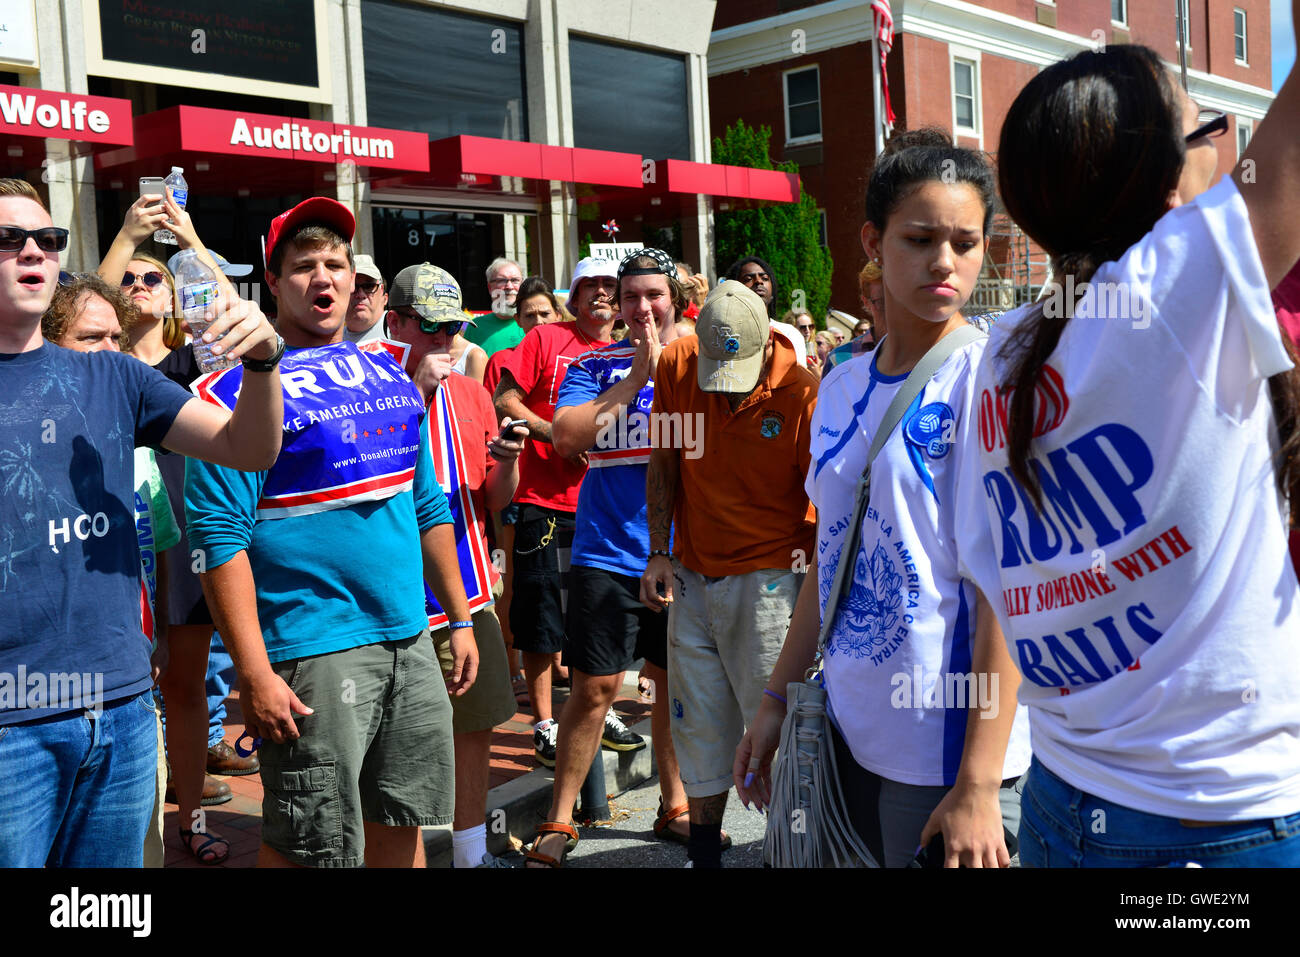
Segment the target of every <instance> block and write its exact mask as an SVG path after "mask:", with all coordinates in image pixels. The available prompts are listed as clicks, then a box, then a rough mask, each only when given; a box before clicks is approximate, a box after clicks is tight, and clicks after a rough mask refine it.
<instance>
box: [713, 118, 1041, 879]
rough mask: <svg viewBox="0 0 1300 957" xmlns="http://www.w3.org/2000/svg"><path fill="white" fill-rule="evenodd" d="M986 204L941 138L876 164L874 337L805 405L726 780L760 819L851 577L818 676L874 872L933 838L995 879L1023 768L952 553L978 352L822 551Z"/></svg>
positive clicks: (944, 378) (1001, 683)
mask: <svg viewBox="0 0 1300 957" xmlns="http://www.w3.org/2000/svg"><path fill="white" fill-rule="evenodd" d="M993 205H994V186H993V174H992V172H991V171H990V170H989V167H988V164H987V163H986V162H985V161H984V159H983V157H982V156H980V155H979V154H977V153H974V152H971V151H970V150H964V149H956V148H954V147H953V146H952V142H951V140H950V139H949V137H948V136H947V134H945V133H943V132H941V131H938V130H921V131H917V132H913V133H906V134H902V135H900V136H898V137H895V138H894V139H893V140H892V141H891V143H890V147H889V149H888V150H887V151H886V153H885V154H884V155H882V157H881V158H880V160H879V161H878V162H877V163H876V167H875V169H874V170H873V172H872V176H871V181H870V184H869V185H868V188H867V222H866V225H865V226H864V227H863V230H862V239H863V246H864V248H865V249H866V250H867V253H868V255H869V256H871V257H872V259H873V260H875V261H878V262H879V264H880V268H881V270H882V271H883V282H884V300H885V313H886V315H887V316H888V325H889V335H888V336H886V337H885V338H884V339H883V340H882V342H881V345H880V346H879V347H878V348H877V349H876V350H875V351H874V352H872V353H871V354H869V355H864V356H861V357H858V358H855V359H852V360H851V361H848V362H844V363H842V364H841V365H839V366H838V367H836V368H834V369H831V370H828V371H827V373H826V376H825V378H824V379H823V380H822V383H821V387H820V389H819V391H818V399H817V412H816V414H815V416H814V418H813V423H812V429H811V431H812V439H811V453H812V461H813V466H812V471H811V472H810V474H809V475H808V478H807V489H808V495H809V497H810V498H811V500H812V501H813V503H814V504H815V505H816V506H817V517H818V530H817V533H818V541H817V555H816V564H815V566H814V567H813V568H810V569H809V572H810V574H809V575H808V577H807V579H806V583H805V586H804V588H803V590H802V592H801V593H800V596H799V600H798V603H797V605H796V607H795V612H794V616H793V620H792V621H791V625H790V631H789V635H788V636H787V638H786V643H785V647H784V649H783V651H782V654H781V658H780V660H779V662H778V664H777V667H776V669H775V670H774V672H773V675H772V678H771V680H770V681H769V683H768V686H767V689H768V690H767V693H766V694H765V696H764V699H763V704H762V707H761V708H760V709H759V713H758V716H757V718H756V720H755V721H754V724H753V727H752V728H751V729H750V730H749V733H748V734H747V735H746V737H745V739H744V740H743V741H742V743H741V745H740V748H739V749H738V750H737V757H736V765H735V768H734V771H735V774H736V785H737V788H738V790H739V792H740V795H741V797H742V799H744V800H751V799H752V800H754V801H756V802H757V803H758V805H759V806H760V807H762V806H763V805H764V804H766V803H767V794H768V787H769V783H768V774H769V767H770V764H771V761H772V755H773V752H774V751H775V750H776V747H777V743H778V737H779V732H780V726H781V722H782V719H783V718H784V716H785V710H786V709H785V702H784V700H783V697H784V695H785V692H786V685H787V683H788V682H790V681H797V680H799V679H801V678H802V677H803V674H804V672H805V670H806V669H807V668H808V667H809V666H810V665H811V664H812V663H813V659H814V657H815V654H816V650H817V634H818V626H819V619H820V617H821V616H822V615H824V614H825V611H826V605H827V599H828V597H829V594H830V591H831V584H832V582H833V580H834V578H835V571H836V568H837V566H838V563H839V562H841V561H852V562H854V568H853V578H852V586H851V589H850V590H849V591H848V593H847V594H846V595H845V596H844V597H843V598H842V599H841V601H840V604H839V609H838V613H837V615H836V618H835V623H834V626H833V630H832V631H831V632H830V635H829V637H828V639H827V644H826V648H825V653H824V671H823V678H824V682H825V685H826V688H827V691H828V694H829V701H830V707H829V710H830V712H831V715H832V718H833V722H834V729H835V730H834V731H833V732H832V737H833V739H834V746H835V749H836V754H837V766H838V770H839V775H840V785H841V787H842V789H843V791H844V793H845V796H846V801H847V804H848V811H849V814H850V818H851V819H852V821H853V824H854V827H855V829H856V830H857V831H858V834H859V836H860V837H861V838H862V840H863V842H864V844H865V845H866V846H867V847H868V849H870V850H871V851H872V853H873V854H874V855H875V857H876V858H877V860H879V861H880V862H882V863H883V864H884V865H885V866H887V867H901V866H906V865H907V864H908V863H909V862H910V861H911V860H912V858H913V857H914V856H915V855H916V852H917V848H918V845H920V844H924V843H926V842H928V840H929V839H930V837H931V836H932V835H934V834H937V833H939V832H941V831H942V833H943V837H944V845H945V851H946V855H945V856H946V860H947V862H948V863H949V864H951V865H956V864H957V863H959V862H960V863H962V864H966V865H970V866H987V867H997V866H1005V865H1007V864H1008V863H1009V860H1010V852H1009V850H1008V847H1007V843H1006V841H1005V839H1004V836H1005V834H1006V832H1008V831H1009V832H1010V834H1011V835H1014V834H1015V832H1016V830H1017V828H1018V820H1019V790H1018V788H1017V786H1016V785H1017V782H1018V779H1019V778H1020V776H1021V775H1022V774H1023V772H1024V771H1025V769H1026V768H1027V767H1028V766H1029V746H1028V745H1029V742H1028V730H1027V726H1026V721H1025V718H1024V715H1023V714H1022V715H1020V717H1019V720H1018V721H1017V720H1016V717H1017V709H1016V704H1015V685H1016V680H1015V669H1014V666H1013V665H1012V664H1011V662H1010V661H1009V660H1007V657H1006V651H1005V645H1004V643H1003V641H1002V637H1001V634H1000V633H999V632H998V630H997V623H996V619H995V618H994V616H993V614H992V612H991V610H990V609H989V607H988V604H987V603H986V602H985V601H984V600H983V598H982V596H980V595H979V594H978V592H977V591H976V589H975V588H974V587H973V586H972V585H971V583H970V582H968V581H963V580H962V577H961V575H960V574H959V572H958V556H957V554H956V549H955V546H954V534H953V532H954V524H955V515H954V512H953V508H952V505H953V496H954V489H955V486H956V481H957V476H958V474H959V473H960V471H961V470H962V468H963V466H964V460H963V457H962V450H961V446H960V445H959V444H958V436H959V435H960V433H961V432H962V431H963V430H965V429H966V428H967V423H968V421H969V420H970V419H971V417H972V415H973V407H972V403H971V400H970V397H971V387H972V385H973V382H974V372H975V368H976V366H977V364H978V362H979V360H980V357H981V355H982V354H983V351H984V341H983V340H982V339H981V340H978V341H975V342H972V343H970V344H968V345H966V346H964V347H962V348H959V349H958V350H957V351H955V352H953V353H952V355H951V356H949V357H948V359H947V360H946V361H945V362H944V363H943V365H942V366H940V368H939V369H938V371H937V372H936V373H935V375H934V377H933V378H932V379H931V380H930V381H929V383H928V384H927V385H926V386H925V388H924V390H923V391H922V392H921V393H920V395H918V396H917V398H916V399H915V401H913V402H912V403H911V404H910V405H909V407H908V409H907V411H906V412H905V413H904V415H903V417H902V420H901V421H900V422H899V424H898V425H897V426H895V427H894V429H893V430H892V432H891V434H890V435H889V437H888V439H887V440H886V441H885V443H884V445H883V446H882V449H881V452H880V454H879V455H878V456H877V458H876V459H875V461H874V463H873V465H872V474H871V498H870V503H869V506H868V508H867V511H866V514H865V516H864V518H863V520H862V530H861V542H860V545H859V546H858V548H857V549H856V552H855V553H854V554H853V555H850V556H847V557H846V556H845V555H843V554H842V553H843V549H844V541H845V537H846V535H847V527H848V525H849V522H850V520H851V517H852V514H853V511H854V500H855V492H856V486H857V482H858V478H859V476H861V474H862V472H863V469H864V467H865V466H866V461H867V453H868V450H869V448H870V446H871V443H872V438H873V436H874V435H875V433H876V431H877V429H878V428H879V427H880V425H881V420H882V419H883V418H884V417H885V413H886V410H887V409H888V408H889V406H890V404H891V402H892V400H893V398H894V396H895V395H896V394H897V393H898V392H899V390H900V389H901V388H902V386H903V383H904V381H905V380H906V378H907V374H908V373H909V372H910V371H911V369H912V367H913V366H914V365H915V364H916V363H917V361H918V360H919V359H920V358H921V356H923V355H924V354H925V353H926V352H927V351H929V349H930V348H931V347H932V346H933V345H934V344H935V343H937V342H938V341H939V340H940V339H942V338H944V337H945V336H947V335H948V334H950V333H952V332H955V331H956V330H958V329H961V328H962V327H963V326H965V325H966V322H965V320H964V319H963V317H962V315H961V312H960V309H961V307H962V306H963V305H964V304H965V302H966V300H967V299H968V298H969V297H970V294H971V292H972V290H973V289H974V286H975V282H976V280H977V279H978V277H979V272H980V267H981V265H982V264H983V260H984V253H985V250H986V249H987V246H988V228H989V224H990V222H991V219H992V216H993ZM1004 672H1005V673H1004ZM976 715H978V717H977V716H976ZM1013 725H1014V727H1013ZM1008 738H1010V747H1008ZM751 772H753V774H752V775H751ZM754 777H757V779H758V780H757V781H755V780H754V779H753V778H754ZM1004 828H1005V830H1004Z"/></svg>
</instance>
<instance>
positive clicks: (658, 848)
mask: <svg viewBox="0 0 1300 957" xmlns="http://www.w3.org/2000/svg"><path fill="white" fill-rule="evenodd" d="M658 801H659V779H658V777H654V778H651V779H650V780H648V781H646V782H645V783H643V784H641V785H638V786H637V787H635V788H633V789H632V790H630V791H625V792H624V793H622V794H620V795H619V796H618V797H615V798H611V799H610V802H609V804H610V810H611V812H612V814H613V816H614V818H615V819H616V820H615V821H614V822H613V823H612V824H611V825H610V826H609V827H580V828H578V835H579V841H578V846H577V848H576V849H574V851H573V852H572V853H570V854H569V856H568V858H566V860H565V867H638V868H645V867H683V866H685V864H686V848H685V846H684V845H681V844H674V843H671V842H668V841H661V840H658V839H657V838H656V837H655V836H654V820H655V811H656V808H657V805H658ZM766 822H767V818H765V817H764V816H763V815H762V814H760V813H758V812H756V811H747V810H745V808H744V807H743V806H742V805H741V803H740V799H739V798H737V797H736V792H735V790H732V791H731V793H730V796H729V797H728V799H727V812H726V815H725V817H724V820H723V825H722V826H723V829H724V830H725V831H727V832H728V833H729V834H731V840H732V848H731V850H729V851H726V852H724V853H723V855H722V866H723V867H762V866H763V830H764V827H765V825H766Z"/></svg>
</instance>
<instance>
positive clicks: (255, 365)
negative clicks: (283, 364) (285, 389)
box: [241, 333, 284, 372]
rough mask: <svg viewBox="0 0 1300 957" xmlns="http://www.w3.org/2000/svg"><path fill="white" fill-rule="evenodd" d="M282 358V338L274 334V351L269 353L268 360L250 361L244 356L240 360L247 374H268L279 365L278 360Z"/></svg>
mask: <svg viewBox="0 0 1300 957" xmlns="http://www.w3.org/2000/svg"><path fill="white" fill-rule="evenodd" d="M283 356H284V336H282V335H280V334H279V333H276V336H275V351H274V352H272V353H271V357H270V358H269V359H250V358H248V356H244V357H243V359H242V360H241V361H242V362H243V363H244V368H245V369H247V370H248V371H249V372H270V371H271V370H272V369H274V368H275V367H276V366H278V365H279V364H280V359H281V358H282V357H283Z"/></svg>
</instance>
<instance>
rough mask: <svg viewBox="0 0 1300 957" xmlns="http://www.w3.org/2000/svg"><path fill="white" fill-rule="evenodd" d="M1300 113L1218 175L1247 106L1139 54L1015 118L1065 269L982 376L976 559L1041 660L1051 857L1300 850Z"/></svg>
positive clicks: (1035, 831)
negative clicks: (1285, 285)
mask: <svg viewBox="0 0 1300 957" xmlns="http://www.w3.org/2000/svg"><path fill="white" fill-rule="evenodd" d="M1293 13H1294V15H1295V21H1296V23H1297V25H1300V0H1293ZM1298 113H1300V79H1298V78H1297V77H1296V75H1295V73H1294V72H1293V73H1292V75H1291V77H1290V78H1289V79H1288V80H1287V83H1286V85H1285V86H1284V87H1283V88H1282V90H1281V92H1280V93H1279V95H1278V97H1277V100H1276V101H1275V103H1274V104H1273V108H1272V110H1271V111H1270V113H1269V117H1268V118H1267V119H1266V120H1265V121H1264V122H1263V123H1262V124H1261V125H1260V127H1259V129H1258V130H1257V133H1256V136H1255V138H1254V139H1253V140H1252V142H1251V144H1250V148H1249V149H1248V150H1247V152H1246V155H1245V157H1244V158H1243V161H1242V162H1241V163H1240V164H1239V165H1238V167H1237V168H1236V169H1234V170H1233V171H1232V173H1231V175H1230V176H1224V177H1223V178H1222V179H1221V180H1220V181H1219V182H1218V184H1217V185H1215V186H1214V187H1213V188H1210V182H1211V180H1212V179H1213V177H1214V173H1215V166H1216V157H1217V154H1216V152H1215V149H1214V146H1213V144H1211V143H1210V140H1209V137H1210V136H1211V135H1213V134H1214V133H1215V132H1223V131H1224V130H1226V128H1227V126H1226V118H1225V117H1223V116H1222V115H1219V116H1216V117H1213V118H1211V117H1207V116H1198V110H1197V106H1196V104H1195V103H1194V102H1192V101H1191V100H1190V99H1189V98H1188V97H1187V96H1186V94H1185V93H1184V92H1183V91H1182V89H1181V88H1180V87H1179V86H1178V84H1177V82H1176V80H1175V79H1174V78H1173V77H1172V76H1171V75H1170V73H1169V71H1168V70H1167V69H1166V67H1165V66H1164V64H1163V63H1162V62H1161V61H1160V59H1159V57H1158V56H1157V55H1156V54H1155V53H1154V52H1153V51H1151V50H1149V49H1147V48H1145V47H1138V46H1116V47H1110V48H1108V49H1107V50H1106V51H1104V52H1100V53H1093V52H1089V53H1081V54H1079V55H1077V56H1075V57H1073V58H1072V59H1070V60H1066V61H1064V62H1061V63H1057V64H1054V65H1053V66H1051V67H1048V68H1047V69H1045V70H1044V71H1043V72H1042V73H1040V74H1039V75H1038V76H1037V77H1035V78H1034V79H1033V80H1031V81H1030V82H1029V84H1028V85H1027V86H1026V87H1025V89H1024V90H1022V91H1021V93H1020V95H1019V96H1018V97H1017V98H1016V101H1015V102H1014V103H1013V105H1012V107H1011V110H1010V111H1009V113H1008V114H1007V118H1006V121H1005V123H1004V125H1003V128H1002V135H1001V142H1000V146H999V153H998V165H999V179H1000V186H1001V194H1002V199H1003V202H1004V204H1005V206H1006V209H1007V212H1008V213H1009V214H1010V215H1011V216H1012V218H1013V219H1015V221H1016V222H1017V223H1018V224H1019V225H1020V226H1021V228H1023V229H1024V230H1025V232H1026V233H1027V234H1028V235H1029V236H1030V237H1031V238H1032V239H1033V240H1034V241H1035V242H1036V243H1038V245H1039V246H1041V247H1042V248H1043V249H1044V250H1046V252H1047V253H1048V254H1049V255H1050V256H1051V258H1052V267H1053V273H1054V276H1055V280H1054V283H1053V284H1052V285H1051V286H1049V288H1048V289H1047V290H1046V295H1045V296H1044V298H1042V299H1041V300H1040V301H1039V302H1038V303H1036V304H1034V305H1032V306H1028V307H1025V308H1022V309H1020V310H1017V311H1016V312H1014V313H1011V314H1009V315H1008V316H1006V317H1004V318H1003V319H1002V320H1000V321H999V323H998V324H997V325H996V326H995V327H994V329H993V331H992V335H991V338H990V341H989V345H988V350H987V353H986V356H985V361H984V362H983V364H982V365H981V366H980V369H979V371H978V373H977V376H976V382H975V392H974V401H975V402H976V403H977V405H978V429H977V430H976V431H975V432H973V433H972V440H973V443H974V444H973V447H972V448H971V449H969V450H968V454H969V458H970V463H971V468H969V469H968V470H967V471H965V472H964V473H963V477H962V481H961V483H960V484H959V488H958V494H957V511H958V514H959V516H960V522H959V527H958V553H959V555H961V557H962V561H963V573H964V574H965V575H967V576H968V577H969V578H971V579H972V580H973V581H975V582H976V584H977V585H978V586H979V587H980V589H981V590H982V591H983V592H984V593H985V594H987V595H988V596H990V598H992V599H994V601H993V605H994V607H995V608H996V610H997V614H998V617H999V619H1000V621H1001V625H1002V629H1003V631H1004V633H1005V634H1006V638H1007V644H1008V647H1009V649H1010V651H1011V655H1012V658H1013V659H1014V660H1015V662H1016V664H1017V665H1018V667H1019V669H1020V672H1021V675H1022V681H1021V685H1020V701H1021V703H1022V704H1024V705H1026V706H1027V707H1028V709H1029V714H1030V725H1031V728H1032V731H1033V748H1034V761H1033V764H1032V766H1031V768H1030V771H1029V776H1028V781H1027V783H1026V785H1025V791H1024V795H1023V800H1022V808H1023V817H1022V821H1021V830H1020V854H1021V861H1022V863H1023V864H1025V865H1026V866H1051V867H1079V866H1083V867H1092V866H1102V867H1106V866H1112V867H1152V866H1155V867H1159V866H1184V865H1188V864H1195V865H1199V866H1206V867H1209V866H1296V865H1297V864H1300V654H1297V641H1300V585H1298V584H1297V580H1296V574H1295V570H1294V568H1292V566H1291V561H1290V558H1289V557H1288V555H1287V530H1288V520H1289V519H1291V520H1293V519H1294V515H1295V510H1296V508H1297V507H1298V506H1300V489H1297V482H1298V481H1300V459H1298V458H1297V449H1300V430H1298V429H1297V407H1298V404H1300V389H1298V388H1297V378H1296V376H1297V372H1296V369H1295V365H1294V356H1293V355H1291V354H1290V352H1291V351H1290V349H1289V346H1288V344H1287V343H1286V341H1285V339H1284V337H1283V336H1282V335H1281V334H1280V331H1279V328H1278V322H1277V318H1276V316H1275V314H1274V311H1273V308H1272V304H1271V302H1270V299H1269V290H1270V289H1271V288H1272V287H1273V286H1275V285H1276V284H1277V283H1278V282H1280V281H1281V279H1282V278H1283V276H1285V275H1286V273H1287V272H1288V271H1289V270H1290V269H1291V268H1292V267H1293V266H1294V264H1295V263H1296V260H1297V257H1300V228H1297V225H1296V224H1297V223H1300V137H1298V136H1297V123H1296V122H1295V120H1296V118H1297V114H1298Z"/></svg>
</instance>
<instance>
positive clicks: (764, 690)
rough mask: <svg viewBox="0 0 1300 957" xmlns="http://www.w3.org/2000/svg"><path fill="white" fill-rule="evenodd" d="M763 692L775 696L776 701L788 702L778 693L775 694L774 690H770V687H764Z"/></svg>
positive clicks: (786, 703)
mask: <svg viewBox="0 0 1300 957" xmlns="http://www.w3.org/2000/svg"><path fill="white" fill-rule="evenodd" d="M763 694H765V695H771V696H772V697H773V698H775V699H776V700H777V701H779V702H781V703H782V704H785V705H788V704H789V702H787V701H786V700H785V699H784V698H782V697H781V696H780V695H779V694H777V693H776V692H775V691H773V690H771V689H770V688H764V689H763Z"/></svg>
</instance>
